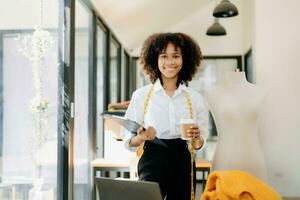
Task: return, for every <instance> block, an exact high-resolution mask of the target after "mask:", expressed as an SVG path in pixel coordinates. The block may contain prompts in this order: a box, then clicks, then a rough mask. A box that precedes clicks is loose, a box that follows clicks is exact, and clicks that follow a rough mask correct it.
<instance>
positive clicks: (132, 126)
mask: <svg viewBox="0 0 300 200" xmlns="http://www.w3.org/2000/svg"><path fill="white" fill-rule="evenodd" d="M103 116H105V117H109V118H110V119H112V120H114V121H115V122H117V123H118V124H120V125H121V126H123V127H124V128H126V129H127V130H128V131H130V132H131V133H133V134H137V130H138V129H139V128H140V127H143V126H142V125H140V124H139V123H137V122H136V121H133V120H130V119H126V118H124V117H120V116H116V115H110V114H103ZM143 129H144V130H145V128H144V127H143Z"/></svg>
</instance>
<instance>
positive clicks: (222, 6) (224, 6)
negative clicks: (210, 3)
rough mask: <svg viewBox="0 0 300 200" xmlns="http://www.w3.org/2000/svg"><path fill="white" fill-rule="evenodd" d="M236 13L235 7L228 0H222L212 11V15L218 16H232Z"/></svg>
mask: <svg viewBox="0 0 300 200" xmlns="http://www.w3.org/2000/svg"><path fill="white" fill-rule="evenodd" d="M238 14H239V12H238V9H237V7H236V6H235V5H233V4H232V3H230V2H229V0H222V1H221V2H220V3H219V4H218V5H217V6H216V7H215V9H214V11H213V16H214V17H219V18H220V17H221V18H225V17H234V16H236V15H238Z"/></svg>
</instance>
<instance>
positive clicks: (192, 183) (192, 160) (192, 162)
mask: <svg viewBox="0 0 300 200" xmlns="http://www.w3.org/2000/svg"><path fill="white" fill-rule="evenodd" d="M153 90H154V84H152V85H151V88H150V90H149V92H148V94H147V97H146V100H145V103H144V116H145V115H146V113H147V110H148V106H149V102H150V98H151V95H152V92H153ZM184 94H185V97H186V103H187V106H188V109H189V117H190V118H191V119H193V105H192V100H191V97H190V95H189V94H188V93H187V92H186V91H184ZM188 145H189V151H190V154H191V200H194V199H195V193H194V167H193V164H194V156H195V150H194V147H193V144H192V142H188ZM143 152H144V142H143V143H142V144H141V145H140V146H139V147H138V149H137V156H138V157H139V158H140V157H141V156H142V155H143Z"/></svg>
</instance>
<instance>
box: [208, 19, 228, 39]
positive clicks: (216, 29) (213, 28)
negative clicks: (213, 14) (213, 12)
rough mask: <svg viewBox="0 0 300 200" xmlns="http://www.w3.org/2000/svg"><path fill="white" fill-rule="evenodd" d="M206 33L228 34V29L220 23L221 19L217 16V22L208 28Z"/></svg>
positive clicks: (215, 34)
mask: <svg viewBox="0 0 300 200" xmlns="http://www.w3.org/2000/svg"><path fill="white" fill-rule="evenodd" d="M206 35H210V36H222V35H226V30H225V28H224V27H223V26H222V25H221V24H220V23H219V19H218V18H215V23H214V24H213V25H211V26H210V27H209V28H208V29H207V31H206Z"/></svg>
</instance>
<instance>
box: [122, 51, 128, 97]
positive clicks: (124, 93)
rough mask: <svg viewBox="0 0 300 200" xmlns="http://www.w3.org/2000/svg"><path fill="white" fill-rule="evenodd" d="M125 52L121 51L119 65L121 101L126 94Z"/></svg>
mask: <svg viewBox="0 0 300 200" xmlns="http://www.w3.org/2000/svg"><path fill="white" fill-rule="evenodd" d="M125 56H126V54H125V52H124V51H122V65H121V75H122V76H121V101H124V100H125V98H126V97H125V96H126V81H127V77H126V73H127V70H128V68H127V66H126V57H125Z"/></svg>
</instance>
